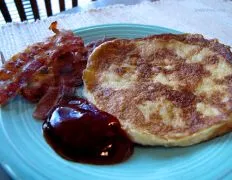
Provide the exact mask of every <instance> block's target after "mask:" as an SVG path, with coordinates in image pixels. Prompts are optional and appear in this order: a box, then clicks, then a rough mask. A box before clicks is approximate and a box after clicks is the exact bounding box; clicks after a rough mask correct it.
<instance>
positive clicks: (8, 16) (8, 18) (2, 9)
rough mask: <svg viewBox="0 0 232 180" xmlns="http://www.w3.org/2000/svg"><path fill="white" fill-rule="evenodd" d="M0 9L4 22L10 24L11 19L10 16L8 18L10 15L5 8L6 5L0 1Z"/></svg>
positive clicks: (2, 0)
mask: <svg viewBox="0 0 232 180" xmlns="http://www.w3.org/2000/svg"><path fill="white" fill-rule="evenodd" d="M0 9H1V12H2V15H3V17H4V19H5V21H6V22H12V19H11V16H10V13H9V11H8V9H7V6H6V3H5V1H4V0H0Z"/></svg>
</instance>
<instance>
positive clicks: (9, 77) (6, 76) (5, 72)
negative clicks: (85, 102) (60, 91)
mask: <svg viewBox="0 0 232 180" xmlns="http://www.w3.org/2000/svg"><path fill="white" fill-rule="evenodd" d="M51 29H52V30H53V31H54V32H55V33H56V34H55V35H54V36H53V37H50V38H48V39H47V40H46V41H45V42H40V43H36V44H34V45H31V46H29V47H28V48H27V49H25V50H24V52H22V53H18V54H16V55H15V56H13V57H12V58H11V59H10V60H9V61H7V62H6V63H5V64H4V65H3V67H2V68H1V69H0V104H5V103H6V102H7V101H8V100H9V99H10V98H12V97H14V96H15V95H17V94H18V93H19V92H20V91H21V90H22V89H23V88H26V87H27V86H28V85H29V83H31V82H30V81H31V79H32V77H35V76H34V75H35V74H36V73H37V75H38V74H39V73H38V71H39V70H40V68H41V67H51V68H52V70H51V74H53V75H54V74H55V73H54V72H53V71H56V70H55V68H54V66H55V65H54V64H56V63H54V62H57V59H61V58H60V57H62V56H63V55H65V54H67V53H71V54H72V55H73V56H75V58H73V59H74V61H78V62H79V61H80V62H81V63H80V64H82V68H83V67H84V66H85V65H86V59H85V60H83V59H84V58H83V57H84V56H85V54H86V49H85V47H84V42H83V41H82V39H81V38H80V37H77V36H75V35H74V34H73V33H72V32H71V31H59V30H57V28H56V26H54V27H51ZM80 58H81V60H80ZM63 60H64V61H65V58H63ZM75 63H76V62H74V64H75ZM76 64H77V63H76ZM82 68H81V69H82ZM76 74H78V73H76ZM54 78H56V79H57V74H55V75H54V76H53V79H54ZM45 79H46V78H45ZM76 79H77V81H80V80H79V78H76ZM46 80H48V79H46ZM74 81H75V80H74ZM33 82H35V81H33ZM57 82H58V81H56V82H53V80H51V85H54V84H53V83H55V84H56V83H57ZM37 83H38V84H41V82H37ZM47 83H48V82H47ZM42 84H43V83H42ZM48 84H49V83H48ZM77 84H78V83H77ZM48 88H49V87H47V89H48ZM27 92H29V91H27ZM25 94H26V93H24V95H25ZM25 96H26V95H25Z"/></svg>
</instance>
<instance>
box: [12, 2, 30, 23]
mask: <svg viewBox="0 0 232 180" xmlns="http://www.w3.org/2000/svg"><path fill="white" fill-rule="evenodd" d="M14 2H15V5H16V8H17V10H18V13H19V17H20V19H21V21H25V20H27V17H26V14H25V10H24V8H23V3H22V0H14Z"/></svg>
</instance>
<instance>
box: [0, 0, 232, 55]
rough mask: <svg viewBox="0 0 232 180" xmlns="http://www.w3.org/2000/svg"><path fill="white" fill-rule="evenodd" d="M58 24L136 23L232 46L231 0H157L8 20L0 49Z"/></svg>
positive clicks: (7, 51) (0, 32)
mask: <svg viewBox="0 0 232 180" xmlns="http://www.w3.org/2000/svg"><path fill="white" fill-rule="evenodd" d="M55 20H56V21H58V23H59V27H61V28H65V29H73V30H74V29H77V28H80V27H85V26H91V25H100V24H108V23H137V24H149V25H157V26H163V27H168V28H173V29H176V30H179V31H182V32H190V33H200V34H203V35H205V36H206V37H207V38H218V39H219V40H220V41H221V42H223V43H225V44H227V45H230V46H232V1H229V0H195V1H189V0H160V1H154V2H148V1H144V2H142V3H140V4H136V5H129V6H125V5H114V6H109V7H106V8H99V9H92V10H88V11H85V12H81V13H76V14H67V15H60V16H59V15H58V16H54V17H50V18H47V19H44V20H40V21H36V22H33V23H27V22H23V23H10V24H6V25H3V26H2V27H0V50H1V51H2V52H3V54H4V56H5V58H6V59H8V58H10V57H11V56H12V55H13V54H15V53H17V52H18V51H21V50H23V49H24V48H25V47H26V46H27V45H29V44H31V43H34V42H38V41H42V40H43V39H45V38H46V37H48V36H50V35H52V32H50V31H49V30H48V27H49V24H50V23H51V22H52V21H55Z"/></svg>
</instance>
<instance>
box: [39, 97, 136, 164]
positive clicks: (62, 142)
mask: <svg viewBox="0 0 232 180" xmlns="http://www.w3.org/2000/svg"><path fill="white" fill-rule="evenodd" d="M43 134H44V137H45V139H46V140H47V142H48V143H49V144H50V146H51V147H52V148H53V149H54V150H55V151H56V152H57V153H58V154H59V155H61V156H62V157H64V158H65V159H68V160H71V161H75V162H81V163H90V164H115V163H119V162H122V161H125V160H127V159H128V158H129V157H130V156H131V155H132V153H133V150H134V144H133V143H132V142H131V140H130V139H129V137H128V136H127V134H126V132H125V131H124V130H123V129H122V128H121V125H120V123H119V121H118V119H117V118H115V117H114V116H112V115H110V114H108V113H106V112H103V111H100V110H99V109H97V108H96V107H95V106H94V105H93V104H91V103H89V102H88V101H87V100H85V99H82V98H79V97H65V98H64V99H62V100H61V101H60V102H59V104H58V105H57V106H55V107H54V108H53V111H52V112H51V114H50V116H49V118H48V119H47V120H46V121H45V122H44V124H43Z"/></svg>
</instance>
